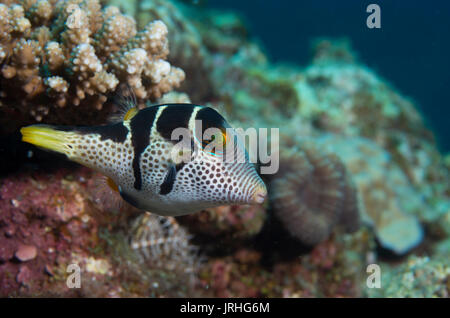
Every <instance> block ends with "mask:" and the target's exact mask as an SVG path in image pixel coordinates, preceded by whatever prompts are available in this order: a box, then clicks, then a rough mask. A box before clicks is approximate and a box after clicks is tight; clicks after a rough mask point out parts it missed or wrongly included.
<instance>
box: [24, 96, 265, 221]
mask: <svg viewBox="0 0 450 318" xmlns="http://www.w3.org/2000/svg"><path fill="white" fill-rule="evenodd" d="M198 123H201V125H198ZM177 128H184V129H185V130H184V131H186V132H187V135H188V137H187V138H188V142H185V141H184V142H182V143H180V142H179V141H180V139H177V138H175V139H174V138H173V136H172V134H173V133H174V132H176V131H175V130H176V129H177ZM208 128H216V129H218V130H219V132H220V133H221V136H219V137H218V138H211V139H210V140H205V139H203V138H202V136H203V134H204V133H205V131H206V130H207V129H208ZM20 131H21V133H22V140H23V141H24V142H28V143H31V144H33V145H36V146H39V147H41V148H44V149H48V150H52V151H56V152H58V153H61V154H64V155H66V156H67V158H68V159H69V160H72V161H75V162H77V163H79V164H82V165H84V166H87V167H89V168H92V169H94V170H97V171H99V172H100V173H102V174H103V175H105V176H106V177H107V180H108V182H107V183H108V185H109V186H110V187H111V188H112V189H114V190H116V191H118V192H119V193H120V195H121V197H122V198H123V199H124V200H125V201H126V202H128V203H129V204H131V205H133V206H135V207H137V208H138V209H142V210H145V211H149V212H152V213H155V214H159V215H162V216H178V215H184V214H190V213H193V212H196V211H200V210H202V209H206V208H211V207H215V206H220V205H234V204H260V203H262V202H263V201H264V200H265V197H266V195H267V190H266V186H265V184H264V182H263V181H262V180H261V178H260V176H259V175H258V173H257V171H256V169H255V166H254V165H253V164H252V163H251V162H250V161H249V159H248V154H247V151H246V149H245V146H244V145H243V143H239V142H238V138H237V134H236V131H235V130H234V129H233V128H231V127H230V125H229V124H228V123H227V121H226V120H225V119H224V118H223V117H222V116H221V115H220V114H219V113H218V112H217V111H216V110H214V109H213V108H211V107H206V106H200V105H194V104H165V105H156V106H149V107H146V108H143V109H140V110H139V109H138V108H137V107H136V106H134V105H132V106H131V107H129V110H128V111H127V112H126V114H125V115H124V116H123V118H121V120H120V121H118V122H115V123H111V124H108V125H102V126H93V127H87V126H84V127H73V126H50V125H41V124H38V125H31V126H27V127H24V128H22V129H21V130H20ZM199 136H200V137H199ZM211 140H215V141H218V142H220V143H221V145H222V146H223V148H222V151H214V148H213V150H210V149H207V148H208V147H207V146H208V144H210V143H211ZM231 140H233V141H234V142H233V143H231V142H230V141H231ZM180 144H182V145H181V146H180ZM228 144H232V145H230V146H229V145H228ZM227 147H234V149H233V150H234V152H233V156H234V157H235V158H234V159H235V160H225V157H226V156H225V153H224V151H223V150H224V149H226V148H227ZM219 148H220V147H219ZM174 153H175V155H174ZM186 154H187V157H188V160H180V158H184V159H186ZM177 156H178V157H177ZM237 159H240V160H237Z"/></svg>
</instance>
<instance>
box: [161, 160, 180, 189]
mask: <svg viewBox="0 0 450 318" xmlns="http://www.w3.org/2000/svg"><path fill="white" fill-rule="evenodd" d="M176 176H177V168H176V167H175V165H174V164H171V165H170V166H169V168H167V173H166V176H165V177H164V181H163V183H162V184H161V187H160V190H159V194H161V195H166V194H168V193H170V191H172V188H173V184H174V183H175V178H176Z"/></svg>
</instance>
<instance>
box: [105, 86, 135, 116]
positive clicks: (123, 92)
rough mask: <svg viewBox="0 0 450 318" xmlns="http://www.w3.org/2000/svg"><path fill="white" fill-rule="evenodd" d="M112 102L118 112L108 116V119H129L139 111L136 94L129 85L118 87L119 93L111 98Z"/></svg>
mask: <svg viewBox="0 0 450 318" xmlns="http://www.w3.org/2000/svg"><path fill="white" fill-rule="evenodd" d="M113 103H114V104H115V105H117V107H118V113H117V114H114V115H112V116H111V117H110V119H109V121H110V122H112V123H114V122H120V121H123V120H130V119H131V118H133V117H134V115H136V114H137V113H138V111H139V108H138V104H137V100H136V95H135V94H134V91H133V89H132V88H131V87H130V86H129V85H125V86H123V87H122V88H120V89H119V93H117V95H116V96H114V98H113Z"/></svg>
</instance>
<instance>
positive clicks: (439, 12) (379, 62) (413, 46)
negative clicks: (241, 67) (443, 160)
mask: <svg viewBox="0 0 450 318" xmlns="http://www.w3.org/2000/svg"><path fill="white" fill-rule="evenodd" d="M370 3H376V4H378V5H380V7H381V29H369V28H367V27H366V19H367V16H368V15H369V14H368V13H366V7H367V6H368V5H369V4H370ZM204 5H205V6H206V7H212V8H220V9H232V10H236V11H238V12H240V13H242V14H243V15H244V16H245V17H246V20H247V24H248V25H249V28H250V30H251V34H252V35H253V36H254V37H255V38H256V39H257V40H259V41H260V42H261V43H262V45H263V46H264V48H265V50H266V52H267V53H268V55H269V57H270V59H271V61H273V62H291V63H296V64H300V65H307V63H308V62H309V61H310V58H311V50H310V44H311V41H312V40H313V39H314V38H317V37H342V36H346V37H348V38H349V39H350V40H351V42H352V44H353V47H354V49H355V51H356V52H357V53H358V55H359V57H360V60H361V61H362V62H363V63H365V64H367V65H368V66H369V67H371V68H372V69H374V70H375V71H376V72H377V73H378V74H380V75H381V76H382V77H383V78H385V79H387V80H388V81H389V82H390V83H391V84H392V85H394V87H396V88H397V89H398V90H399V91H400V92H401V93H402V94H404V95H407V96H408V97H411V98H412V99H413V100H414V101H416V102H417V105H418V107H419V108H420V110H421V112H422V114H423V115H424V117H425V119H426V122H427V125H428V127H430V128H431V129H432V130H433V131H434V132H435V134H436V137H437V140H438V143H439V146H440V149H441V150H442V151H444V152H448V151H450V123H449V122H450V102H449V100H450V1H445V0H433V1H424V0H421V1H418V0H408V1H403V0H390V1H388V0H385V1H360V0H346V1H337V0H298V1H294V0H226V1H224V0H208V1H204Z"/></svg>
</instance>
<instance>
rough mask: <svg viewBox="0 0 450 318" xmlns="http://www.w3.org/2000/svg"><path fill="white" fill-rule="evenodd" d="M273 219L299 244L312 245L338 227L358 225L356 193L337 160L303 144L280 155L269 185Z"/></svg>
mask: <svg viewBox="0 0 450 318" xmlns="http://www.w3.org/2000/svg"><path fill="white" fill-rule="evenodd" d="M270 193H271V200H272V204H273V208H274V212H275V215H276V217H277V218H278V219H280V221H281V222H282V224H283V225H284V227H285V228H286V229H287V231H288V232H289V233H290V234H291V235H292V236H293V237H295V238H297V239H299V240H300V241H301V242H303V243H305V244H308V245H314V244H317V243H319V242H321V241H323V240H325V239H327V238H328V237H329V235H330V234H331V233H332V231H333V229H334V228H335V226H337V225H343V226H344V227H345V229H346V230H348V231H354V230H356V229H357V228H358V225H359V212H358V201H357V194H356V189H355V188H354V186H353V184H352V182H351V180H350V177H349V175H348V173H347V171H346V168H345V166H344V165H343V163H342V162H341V161H340V159H339V158H338V157H337V156H336V155H334V154H329V153H324V152H321V151H320V150H319V149H318V148H316V147H314V146H312V145H308V144H306V143H305V144H303V145H302V146H301V147H293V148H291V149H290V150H287V151H283V152H282V153H281V154H280V170H279V172H278V173H277V174H276V175H275V176H274V179H273V180H272V181H271V183H270Z"/></svg>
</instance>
